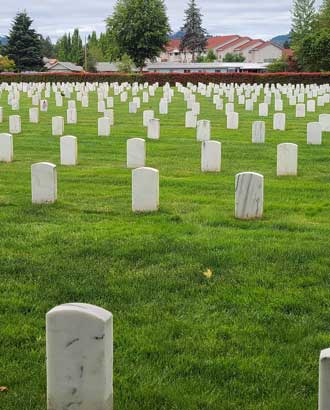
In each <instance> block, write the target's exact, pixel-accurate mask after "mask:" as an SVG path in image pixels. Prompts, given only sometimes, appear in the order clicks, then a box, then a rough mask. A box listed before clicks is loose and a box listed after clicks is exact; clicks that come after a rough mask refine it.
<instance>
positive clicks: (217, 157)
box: [201, 141, 221, 172]
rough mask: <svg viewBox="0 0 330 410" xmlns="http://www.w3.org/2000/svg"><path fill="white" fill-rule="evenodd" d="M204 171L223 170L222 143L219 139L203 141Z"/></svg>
mask: <svg viewBox="0 0 330 410" xmlns="http://www.w3.org/2000/svg"><path fill="white" fill-rule="evenodd" d="M201 169H202V172H220V171H221V143H220V142H218V141H203V142H202V161H201Z"/></svg>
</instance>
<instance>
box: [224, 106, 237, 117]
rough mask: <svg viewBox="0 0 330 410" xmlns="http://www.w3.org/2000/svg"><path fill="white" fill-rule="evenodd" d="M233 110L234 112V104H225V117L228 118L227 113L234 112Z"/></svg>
mask: <svg viewBox="0 0 330 410" xmlns="http://www.w3.org/2000/svg"><path fill="white" fill-rule="evenodd" d="M234 110H235V106H234V103H227V104H226V109H225V111H226V115H227V116H228V114H229V113H231V112H234Z"/></svg>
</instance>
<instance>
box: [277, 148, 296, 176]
mask: <svg viewBox="0 0 330 410" xmlns="http://www.w3.org/2000/svg"><path fill="white" fill-rule="evenodd" d="M297 172H298V145H296V144H291V143H284V144H279V145H278V146H277V176H285V175H297Z"/></svg>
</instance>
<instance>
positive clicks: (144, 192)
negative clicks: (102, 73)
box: [132, 167, 159, 212]
mask: <svg viewBox="0 0 330 410" xmlns="http://www.w3.org/2000/svg"><path fill="white" fill-rule="evenodd" d="M158 208H159V172H158V170H157V169H154V168H148V167H142V168H136V169H134V170H133V172H132V209H133V212H152V211H157V210H158Z"/></svg>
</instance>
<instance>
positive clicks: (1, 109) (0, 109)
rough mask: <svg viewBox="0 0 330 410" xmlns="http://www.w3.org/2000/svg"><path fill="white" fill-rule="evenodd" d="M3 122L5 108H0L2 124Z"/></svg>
mask: <svg viewBox="0 0 330 410" xmlns="http://www.w3.org/2000/svg"><path fill="white" fill-rule="evenodd" d="M2 121H3V108H2V107H0V122H2Z"/></svg>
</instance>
